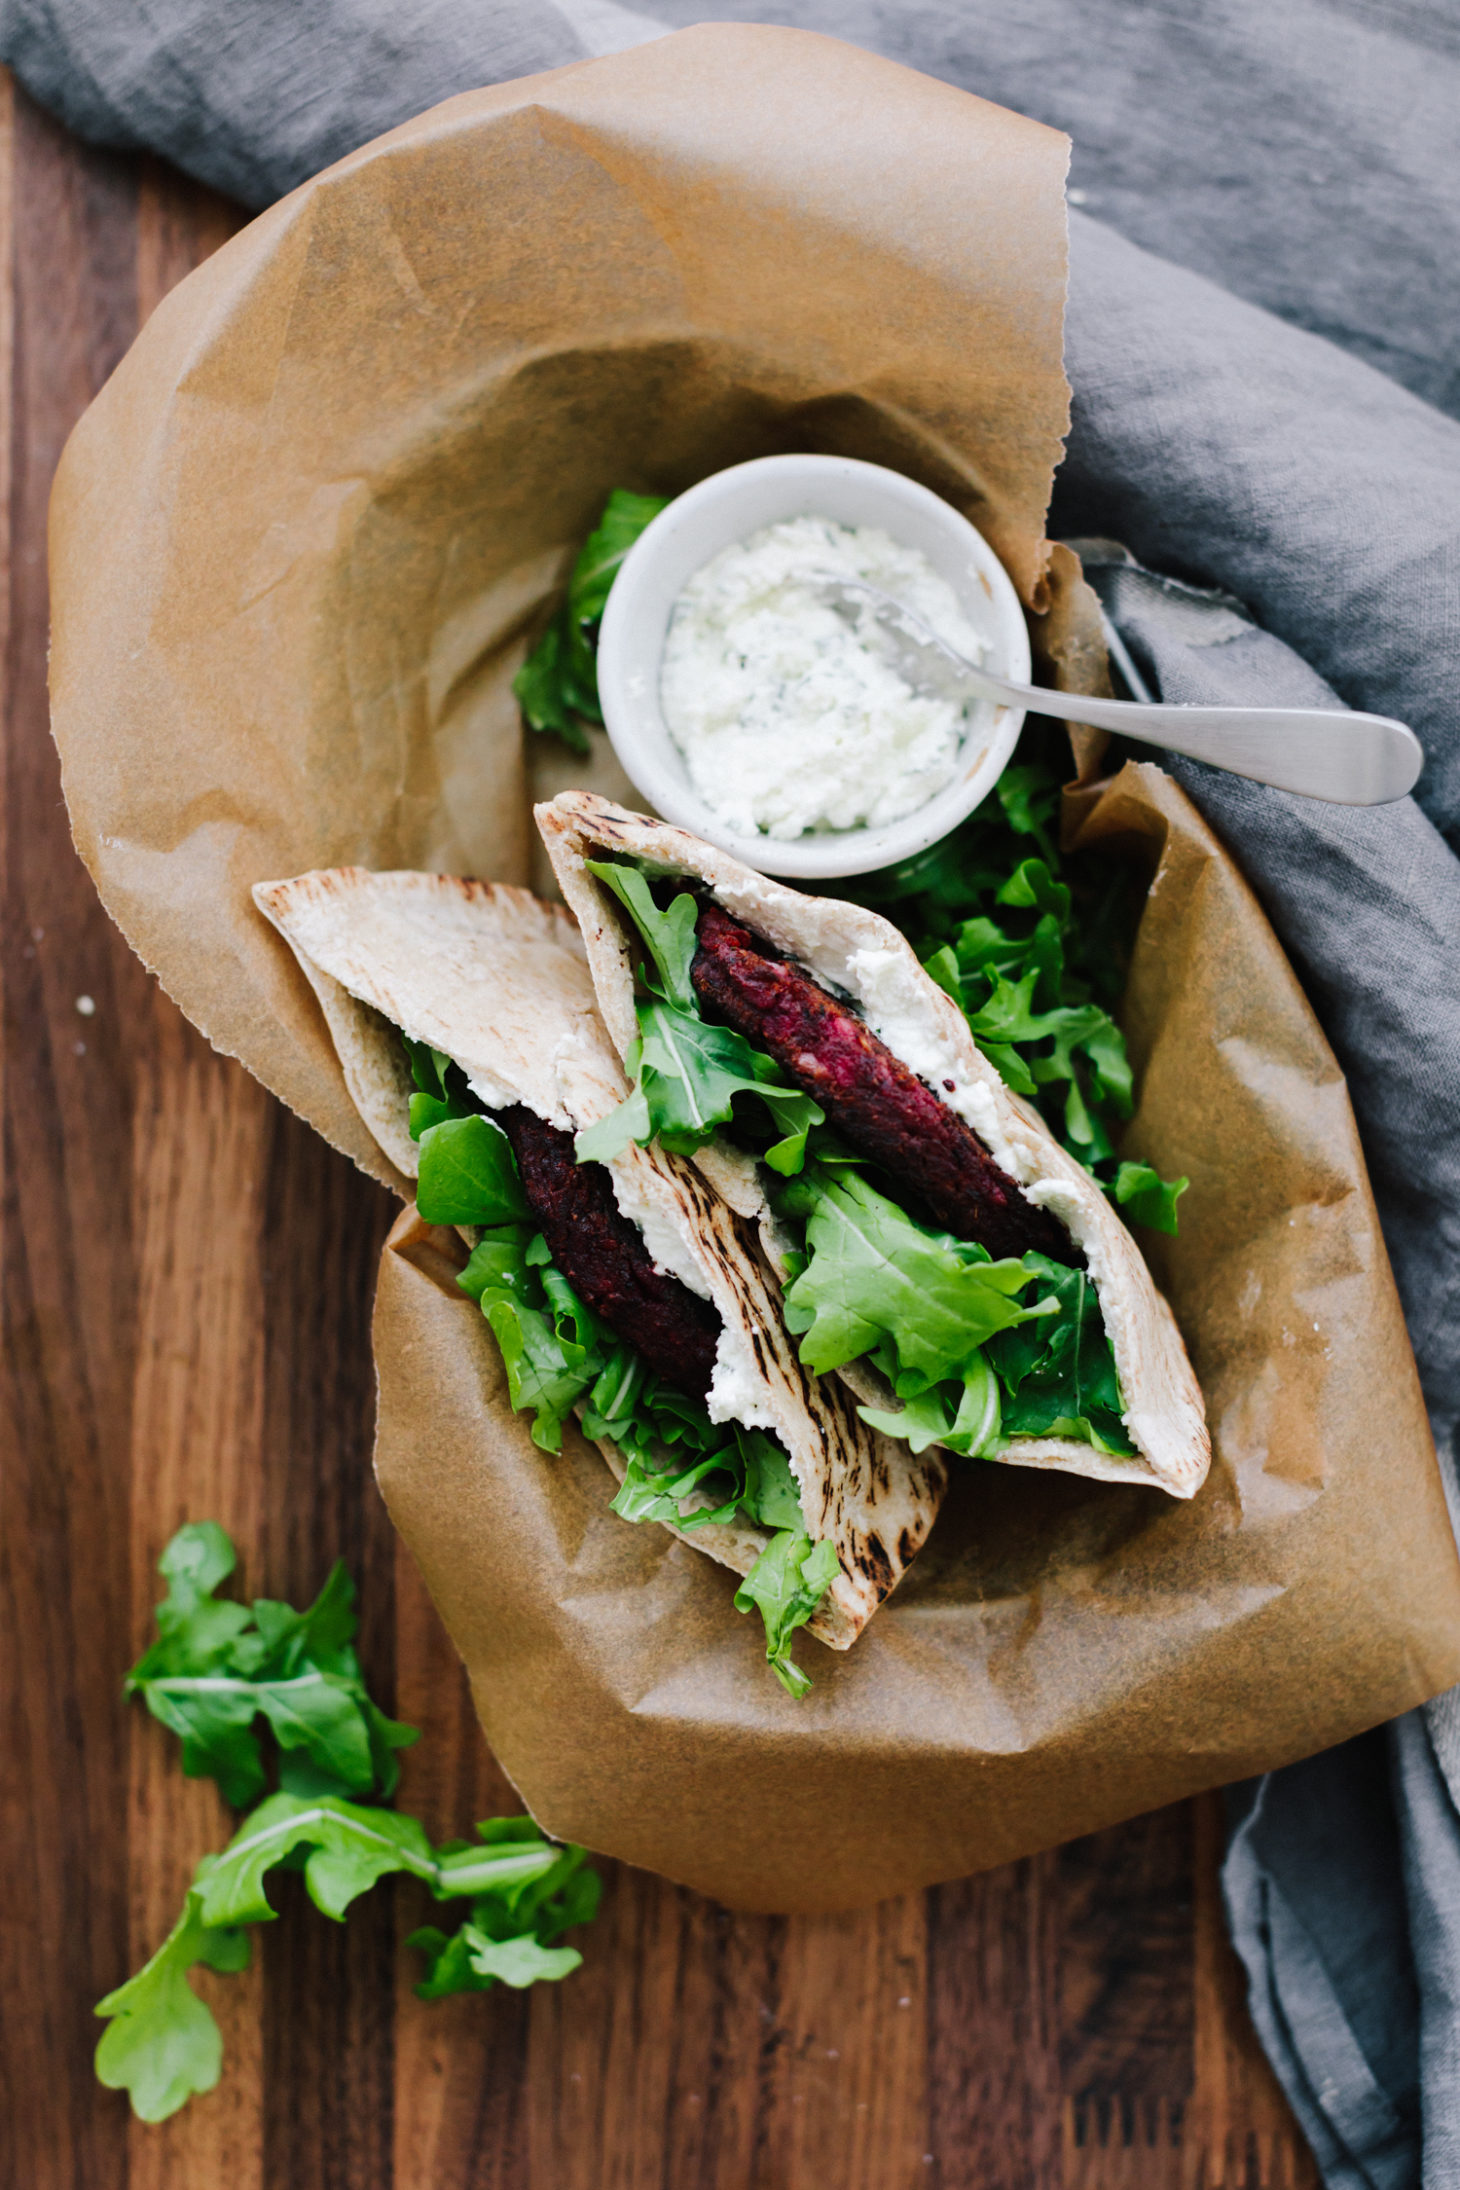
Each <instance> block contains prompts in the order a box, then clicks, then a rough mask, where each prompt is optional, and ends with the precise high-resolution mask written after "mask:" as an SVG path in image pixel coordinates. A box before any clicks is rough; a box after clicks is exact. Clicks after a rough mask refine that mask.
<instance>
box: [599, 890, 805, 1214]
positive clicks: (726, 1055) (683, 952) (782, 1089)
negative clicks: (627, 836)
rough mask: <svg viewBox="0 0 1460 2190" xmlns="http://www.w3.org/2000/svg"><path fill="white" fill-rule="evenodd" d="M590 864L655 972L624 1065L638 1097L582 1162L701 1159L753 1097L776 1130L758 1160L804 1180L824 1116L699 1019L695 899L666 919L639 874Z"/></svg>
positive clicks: (725, 1033) (606, 1123)
mask: <svg viewBox="0 0 1460 2190" xmlns="http://www.w3.org/2000/svg"><path fill="white" fill-rule="evenodd" d="M585 864H586V866H587V867H588V871H589V873H590V874H594V875H596V876H597V877H598V878H599V880H600V881H601V882H603V883H605V884H606V885H607V886H608V888H609V889H611V890H612V891H613V893H614V895H615V896H616V897H617V898H618V899H619V901H620V903H621V904H622V905H623V906H624V908H625V910H626V911H627V912H628V914H629V916H630V918H631V919H632V921H633V923H634V926H635V928H636V929H637V930H638V933H639V937H640V939H641V941H642V942H643V945H644V948H645V950H646V951H647V952H648V954H649V959H650V967H649V968H645V969H644V971H643V975H642V983H643V989H644V993H643V994H642V995H641V996H640V998H639V1002H638V1006H637V1010H638V1022H639V1031H638V1037H637V1039H636V1041H635V1043H634V1046H633V1048H632V1049H631V1050H630V1052H629V1054H628V1056H627V1058H626V1059H625V1061H624V1066H625V1070H626V1071H627V1073H628V1075H629V1077H630V1079H631V1080H632V1081H633V1083H634V1085H633V1091H632V1093H631V1094H629V1095H628V1096H627V1097H626V1098H625V1100H624V1101H623V1102H622V1103H620V1104H619V1106H618V1108H617V1110H615V1111H612V1112H610V1114H609V1116H608V1117H606V1118H603V1119H601V1120H600V1121H599V1123H598V1124H597V1125H595V1126H590V1127H589V1128H588V1129H587V1130H586V1131H584V1132H582V1133H580V1134H579V1135H578V1138H577V1142H576V1148H577V1155H578V1161H579V1162H580V1163H611V1162H612V1161H613V1159H614V1157H615V1156H618V1155H621V1154H622V1152H623V1150H624V1149H625V1148H627V1147H628V1145H629V1143H630V1142H631V1141H636V1142H638V1143H639V1144H640V1145H641V1146H644V1145H646V1144H647V1143H648V1142H650V1141H655V1140H657V1141H659V1142H660V1143H661V1144H662V1145H663V1146H664V1147H665V1148H667V1149H669V1150H671V1151H672V1152H673V1153H674V1154H676V1155H680V1156H690V1155H693V1154H694V1152H695V1150H696V1149H697V1148H703V1147H704V1145H705V1143H706V1142H707V1141H709V1140H713V1138H714V1136H715V1134H716V1133H717V1132H718V1130H719V1129H720V1127H721V1126H724V1125H728V1124H730V1123H731V1121H732V1119H734V1120H736V1122H738V1123H741V1124H744V1123H745V1120H744V1117H743V1115H742V1114H741V1113H739V1112H737V1111H736V1108H735V1103H736V1098H737V1097H740V1098H745V1097H754V1098H755V1100H756V1101H757V1102H758V1103H759V1104H762V1105H764V1109H765V1112H766V1114H767V1116H768V1118H769V1120H770V1139H769V1145H767V1146H764V1147H763V1148H762V1149H761V1151H760V1152H761V1155H762V1157H763V1159H764V1161H765V1162H766V1163H768V1164H769V1165H770V1167H771V1169H772V1170H773V1171H779V1172H781V1173H782V1174H783V1175H784V1176H787V1177H789V1176H791V1175H793V1174H794V1173H795V1172H797V1171H799V1170H800V1169H801V1166H802V1165H803V1163H804V1162H805V1160H806V1137H807V1134H808V1133H809V1132H810V1130H811V1128H812V1127H813V1126H817V1125H820V1124H822V1123H823V1121H824V1118H825V1113H824V1111H823V1110H822V1109H821V1107H820V1105H819V1104H818V1103H816V1102H814V1101H813V1100H812V1098H811V1097H810V1096H809V1095H806V1094H804V1093H803V1092H802V1091H801V1089H799V1088H795V1087H788V1086H786V1084H785V1082H784V1081H783V1080H782V1078H781V1072H780V1067H779V1065H777V1063H776V1062H775V1059H774V1058H772V1057H769V1056H767V1054H766V1052H765V1051H764V1050H761V1049H757V1048H756V1047H755V1046H754V1044H753V1043H751V1042H748V1041H747V1040H746V1038H745V1036H744V1035H743V1034H737V1033H736V1032H735V1031H734V1029H733V1028H731V1027H721V1026H711V1025H710V1024H709V1022H708V1021H707V1020H705V1019H704V1018H702V1017H701V1015H700V1007H699V999H698V997H697V996H696V995H695V991H694V983H693V982H692V980H691V979H690V967H691V966H692V965H693V963H694V955H695V951H696V948H697V947H698V946H697V942H696V935H695V922H696V919H697V917H698V912H699V908H698V906H697V905H696V903H695V900H694V898H693V897H692V896H691V895H690V894H689V892H688V891H687V890H681V891H679V892H678V893H677V894H676V895H675V896H674V897H673V898H672V900H671V901H670V904H669V907H668V909H667V910H665V911H661V909H660V907H659V905H658V903H657V902H656V900H655V897H654V893H653V890H652V888H651V886H650V883H649V880H648V878H647V876H645V875H644V874H642V873H641V872H640V871H639V869H638V868H637V867H631V866H629V865H628V864H627V863H626V862H625V861H622V860H588V861H586V862H585ZM651 969H652V970H651ZM763 1137H764V1136H763Z"/></svg>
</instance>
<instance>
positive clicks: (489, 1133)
mask: <svg viewBox="0 0 1460 2190" xmlns="http://www.w3.org/2000/svg"><path fill="white" fill-rule="evenodd" d="M420 1140H421V1169H420V1175H419V1177H418V1178H417V1180H416V1207H417V1208H418V1209H419V1210H420V1212H421V1215H422V1216H423V1217H424V1218H425V1220H426V1222H427V1224H483V1225H497V1224H520V1223H523V1222H525V1221H526V1219H527V1218H528V1216H529V1215H530V1211H529V1210H528V1206H527V1201H526V1197H525V1196H524V1194H523V1192H522V1182H521V1180H520V1179H519V1178H518V1175H517V1163H516V1159H515V1158H514V1156H513V1154H512V1148H511V1144H510V1142H509V1141H508V1139H507V1136H506V1134H505V1133H504V1132H503V1131H502V1128H501V1127H500V1126H499V1125H493V1123H492V1121H491V1119H490V1118H488V1117H485V1116H484V1115H483V1114H482V1112H481V1111H476V1112H475V1113H474V1114H473V1115H471V1116H470V1117H465V1118H443V1119H442V1120H441V1121H440V1122H439V1123H438V1124H436V1125H433V1126H431V1127H429V1128H428V1129H427V1130H426V1131H425V1132H424V1133H422V1135H421V1137H420Z"/></svg>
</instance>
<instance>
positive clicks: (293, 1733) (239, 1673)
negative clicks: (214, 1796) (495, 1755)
mask: <svg viewBox="0 0 1460 2190" xmlns="http://www.w3.org/2000/svg"><path fill="white" fill-rule="evenodd" d="M236 1564H237V1560H236V1556H235V1553H234V1549H233V1546H232V1544H231V1543H230V1542H229V1540H228V1538H227V1536H226V1535H225V1534H224V1532H223V1530H222V1529H221V1528H220V1527H219V1526H218V1524H217V1522H216V1521H199V1522H194V1523H193V1524H191V1525H190V1526H189V1527H187V1528H183V1529H180V1530H179V1531H178V1533H177V1535H176V1536H174V1537H173V1539H172V1542H171V1543H170V1544H169V1545H168V1546H167V1549H166V1550H165V1551H164V1552H163V1554H162V1558H161V1560H160V1561H159V1565H158V1571H159V1572H160V1573H161V1574H162V1575H163V1577H164V1579H165V1580H166V1582H167V1585H168V1586H167V1595H166V1597H165V1598H164V1599H163V1601H162V1603H161V1604H160V1605H159V1606H158V1607H157V1640H156V1642H154V1643H153V1644H152V1646H151V1647H150V1649H148V1650H146V1651H144V1652H143V1654H142V1656H141V1657H140V1658H139V1659H138V1660H137V1663H136V1664H135V1665H134V1666H133V1667H132V1670H131V1672H130V1673H128V1675H127V1678H126V1693H127V1694H128V1695H129V1696H141V1698H142V1699H143V1701H144V1702H145V1704H146V1705H147V1708H148V1710H149V1711H150V1712H151V1713H152V1716H153V1717H154V1718H156V1719H160V1720H161V1721H162V1723H163V1725H164V1726H167V1727H170V1728H171V1730H172V1732H173V1733H175V1734H176V1735H177V1736H178V1737H179V1739H180V1740H181V1742H182V1745H183V1755H182V1762H183V1770H184V1771H185V1772H186V1773H187V1775H188V1777H189V1778H190V1779H204V1778H205V1779H215V1780H216V1781H217V1782H218V1785H219V1788H220V1789H221V1790H222V1794H223V1798H224V1800H225V1801H226V1802H228V1803H229V1804H231V1805H232V1807H233V1808H234V1809H235V1810H242V1809H246V1808H247V1806H248V1804H249V1803H251V1802H256V1801H257V1800H258V1798H259V1796H260V1795H261V1794H262V1793H263V1791H264V1788H265V1785H266V1784H267V1779H266V1774H265V1770H264V1758H263V1749H262V1746H261V1743H260V1740H259V1736H258V1734H257V1733H256V1732H255V1730H254V1729H255V1727H256V1725H257V1723H258V1721H259V1720H260V1719H262V1720H263V1721H264V1722H265V1723H266V1724H267V1726H268V1728H269V1730H270V1731H271V1732H272V1734H273V1736H274V1739H275V1741H276V1742H277V1743H278V1746H279V1750H280V1752H281V1753H280V1760H279V1785H280V1786H281V1787H282V1788H283V1789H285V1790H286V1791H287V1792H289V1793H291V1794H321V1793H330V1794H342V1795H362V1794H369V1793H372V1792H373V1793H375V1794H378V1795H379V1796H380V1797H381V1799H382V1800H384V1799H386V1798H388V1797H389V1796H391V1795H392V1794H394V1792H395V1788H396V1782H397V1781H398V1779H399V1777H400V1771H399V1767H398V1765H397V1764H396V1761H395V1755H396V1751H397V1750H399V1749H405V1748H408V1747H409V1746H410V1744H411V1743H412V1742H413V1741H415V1740H416V1739H417V1738H418V1737H417V1734H416V1730H415V1728H414V1727H411V1726H402V1725H400V1724H399V1723H398V1722H397V1721H396V1720H395V1719H390V1718H387V1717H386V1715H385V1713H384V1712H383V1711H382V1710H381V1709H380V1708H379V1706H378V1705H377V1704H375V1703H374V1702H372V1700H371V1698H370V1696H369V1695H368V1694H367V1693H366V1690H365V1685H364V1682H363V1681H362V1679H361V1677H360V1661H359V1659H358V1658H357V1657H356V1655H355V1652H354V1649H353V1648H352V1646H351V1645H352V1638H353V1636H354V1633H355V1628H356V1619H355V1612H354V1604H355V1587H354V1584H353V1582H352V1581H351V1580H350V1577H349V1575H348V1574H347V1573H346V1572H345V1568H344V1564H343V1561H341V1560H338V1559H337V1560H336V1561H335V1564H334V1566H333V1567H332V1568H331V1570H330V1574H329V1578H328V1579H327V1581H326V1582H325V1585H324V1588H323V1589H322V1590H321V1591H320V1593H319V1595H318V1597H317V1598H316V1599H315V1601H314V1603H313V1604H312V1605H310V1606H309V1607H308V1609H307V1610H306V1611H303V1612H296V1611H295V1610H294V1608H293V1607H292V1606H291V1605H287V1604H277V1603H275V1602H273V1601H272V1600H271V1599H269V1598H259V1599H257V1600H256V1601H255V1603H254V1605H253V1608H252V1610H250V1609H249V1608H248V1607H247V1606H246V1605H241V1604H234V1603H232V1602H230V1601H229V1600H228V1599H226V1598H222V1599H220V1598H218V1597H216V1596H215V1595H214V1592H215V1591H216V1590H217V1588H218V1586H219V1584H220V1583H221V1582H223V1581H226V1579H227V1578H228V1576H229V1575H230V1574H231V1573H232V1572H233V1569H234V1567H235V1565H236Z"/></svg>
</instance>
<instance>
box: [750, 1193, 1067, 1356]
mask: <svg viewBox="0 0 1460 2190" xmlns="http://www.w3.org/2000/svg"><path fill="white" fill-rule="evenodd" d="M808 1186H809V1190H810V1193H811V1195H812V1196H814V1200H813V1202H812V1206H811V1209H810V1216H809V1221H808V1223H807V1227H806V1248H807V1258H808V1259H807V1263H806V1267H805V1269H804V1270H803V1271H802V1272H801V1275H800V1276H799V1277H798V1278H797V1279H796V1280H795V1282H794V1283H793V1284H792V1286H791V1287H790V1289H789V1291H788V1292H787V1294H786V1296H785V1309H786V1324H787V1327H788V1328H789V1329H790V1330H792V1331H794V1332H797V1333H798V1334H804V1337H803V1341H802V1345H801V1348H800V1353H801V1359H802V1361H803V1362H804V1363H805V1365H806V1367H807V1368H808V1369H811V1370H812V1371H813V1372H814V1373H815V1374H817V1375H821V1374H823V1373H824V1372H825V1371H827V1370H829V1369H839V1368H841V1367H842V1366H843V1364H844V1363H845V1362H848V1361H855V1360H856V1359H857V1358H858V1357H859V1356H860V1355H862V1354H865V1353H870V1352H871V1351H873V1350H874V1349H875V1348H876V1347H878V1346H879V1345H880V1344H881V1343H882V1342H883V1341H884V1340H890V1341H891V1344H892V1346H893V1348H894V1349H895V1354H896V1362H897V1367H898V1369H899V1370H900V1371H901V1370H912V1371H914V1372H915V1373H916V1374H917V1375H918V1376H920V1377H921V1378H922V1379H923V1380H924V1386H925V1387H926V1384H929V1383H938V1382H941V1381H942V1380H943V1379H945V1378H949V1377H956V1378H958V1379H959V1381H960V1382H961V1381H962V1379H963V1378H964V1376H965V1375H966V1374H967V1373H968V1372H969V1370H970V1369H971V1368H972V1366H973V1363H974V1359H975V1357H976V1355H977V1354H978V1351H979V1349H980V1347H982V1346H983V1345H984V1344H985V1343H986V1342H987V1340H988V1339H990V1338H991V1337H992V1336H993V1335H994V1333H995V1332H996V1331H1003V1330H1007V1329H1009V1328H1011V1327H1012V1326H1014V1325H1017V1324H1020V1323H1025V1322H1028V1321H1029V1319H1030V1318H1031V1317H1035V1316H1043V1315H1045V1314H1048V1313H1050V1312H1052V1310H1051V1308H1050V1307H1049V1306H1048V1305H1047V1304H1046V1303H1045V1302H1043V1301H1040V1302H1038V1303H1037V1304H1036V1305H1035V1306H1033V1307H1024V1306H1022V1305H1021V1304H1020V1302H1019V1301H1018V1299H1017V1298H1016V1297H1015V1296H1016V1295H1018V1294H1019V1293H1021V1292H1023V1291H1024V1290H1025V1289H1026V1288H1027V1287H1028V1285H1029V1284H1030V1280H1031V1272H1030V1271H1029V1269H1028V1268H1027V1266H1026V1265H1027V1262H1028V1258H1027V1257H1025V1259H1024V1261H1022V1262H1021V1261H1016V1260H1014V1259H1012V1258H1006V1259H1005V1260H1003V1261H1002V1262H993V1261H991V1260H990V1259H989V1257H988V1255H987V1254H986V1253H985V1252H984V1250H983V1249H982V1248H978V1247H971V1246H968V1245H966V1244H964V1243H963V1242H960V1241H958V1240H955V1239H954V1238H953V1237H952V1235H951V1234H950V1233H946V1232H933V1231H930V1230H929V1229H928V1227H927V1226H926V1225H922V1224H918V1223H917V1222H916V1221H915V1220H914V1219H913V1218H912V1217H910V1216H908V1215H907V1214H906V1212H905V1211H904V1210H902V1209H899V1208H898V1206H897V1204H896V1202H893V1201H889V1200H888V1198H887V1196H886V1195H885V1194H879V1193H878V1191H877V1189H876V1188H875V1187H874V1186H871V1185H869V1184H868V1182H867V1180H866V1179H864V1178H862V1177H861V1176H860V1175H859V1174H858V1173H857V1172H855V1171H847V1172H842V1173H833V1172H820V1171H819V1172H818V1174H817V1175H816V1176H815V1177H814V1178H813V1179H812V1180H811V1181H809V1182H808ZM1051 1267H1055V1266H1054V1265H1051Z"/></svg>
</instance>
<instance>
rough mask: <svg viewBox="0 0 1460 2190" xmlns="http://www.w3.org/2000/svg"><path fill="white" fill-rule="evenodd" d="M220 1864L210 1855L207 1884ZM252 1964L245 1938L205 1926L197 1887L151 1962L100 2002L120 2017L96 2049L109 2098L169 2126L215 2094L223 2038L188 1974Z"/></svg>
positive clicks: (201, 1871) (103, 2011)
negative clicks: (123, 2096) (121, 2095)
mask: <svg viewBox="0 0 1460 2190" xmlns="http://www.w3.org/2000/svg"><path fill="white" fill-rule="evenodd" d="M215 1861H216V1858H215V1857H213V1856H204V1858H203V1860H202V1862H201V1863H200V1864H199V1866H198V1881H199V1883H201V1881H202V1880H203V1879H204V1878H205V1877H206V1876H207V1872H208V1870H209V1868H210V1867H211V1865H212V1864H213V1863H214V1862H215ZM248 1958H249V1950H248V1938H247V1935H246V1934H245V1933H244V1932H241V1931H237V1930H231V1929H215V1928H214V1927H213V1926H211V1925H208V1924H205V1923H204V1922H203V1918H202V1914H201V1910H200V1906H199V1894H198V1887H197V1885H194V1887H193V1888H192V1889H191V1891H190V1892H189V1894H188V1897H187V1900H186V1901H185V1902H184V1903H183V1912H182V1915H181V1916H180V1917H179V1918H178V1920H177V1922H176V1923H175V1924H174V1925H173V1927H172V1930H171V1931H170V1932H169V1933H168V1935H167V1937H166V1939H165V1940H164V1941H163V1943H162V1945H161V1946H160V1947H159V1948H158V1950H157V1952H156V1953H155V1954H154V1955H153V1957H152V1959H151V1961H150V1962H146V1963H144V1964H143V1966H142V1968H141V1969H139V1970H138V1972H137V1974H136V1976H135V1977H130V1978H128V1980H127V1982H126V1984H124V1985H118V1987H117V1989H116V1990H115V1992H109V1993H108V1994H107V1996H106V1998H105V1999H104V2000H99V2001H98V2002H97V2006H96V2012H97V2014H98V2015H106V2016H110V2017H111V2018H112V2020H111V2021H110V2022H109V2023H108V2025H107V2028H106V2031H105V2033H104V2035H103V2037H102V2039H101V2042H100V2044H99V2045H98V2046H97V2049H96V2073H97V2076H98V2077H99V2079H100V2081H101V2082H102V2083H104V2084H105V2085H106V2087H107V2089H108V2090H109V2091H125V2092H127V2093H129V2095H130V2097H131V2101H132V2111H133V2113H134V2114H136V2115H137V2117H138V2119H139V2120H141V2121H144V2122H165V2121H166V2120H167V2117H168V2115H169V2114H175V2113H176V2112H177V2110H178V2108H179V2107H181V2106H186V2104H187V2102H188V2100H189V2099H190V2098H191V2097H192V2096H193V2094H194V2092H202V2091H211V2090H212V2089H213V2086H214V2085H215V2084H216V2083H217V2081H218V2078H219V2076H220V2075H221V2074H222V2071H223V2034H222V2032H221V2031H220V2030H219V2028H218V2025H217V2022H216V2021H215V2019H214V2016H213V2012H212V2010H211V2008H208V2007H205V2006H204V2004H203V2002H202V2001H201V2000H200V1999H199V1998H198V1996H197V1994H196V1993H195V1992H194V1990H193V1988H192V1986H191V1985H190V1984H189V1983H188V1971H189V1970H190V1969H192V1968H193V1967H194V1965H195V1964H196V1963H198V1962H201V1963H203V1965H204V1966H205V1967H206V1968H208V1969H212V1970H219V1971H221V1972H223V1973H224V1974H225V1975H228V1974H232V1973H235V1972H237V1971H239V1970H243V1969H247V1968H248Z"/></svg>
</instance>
